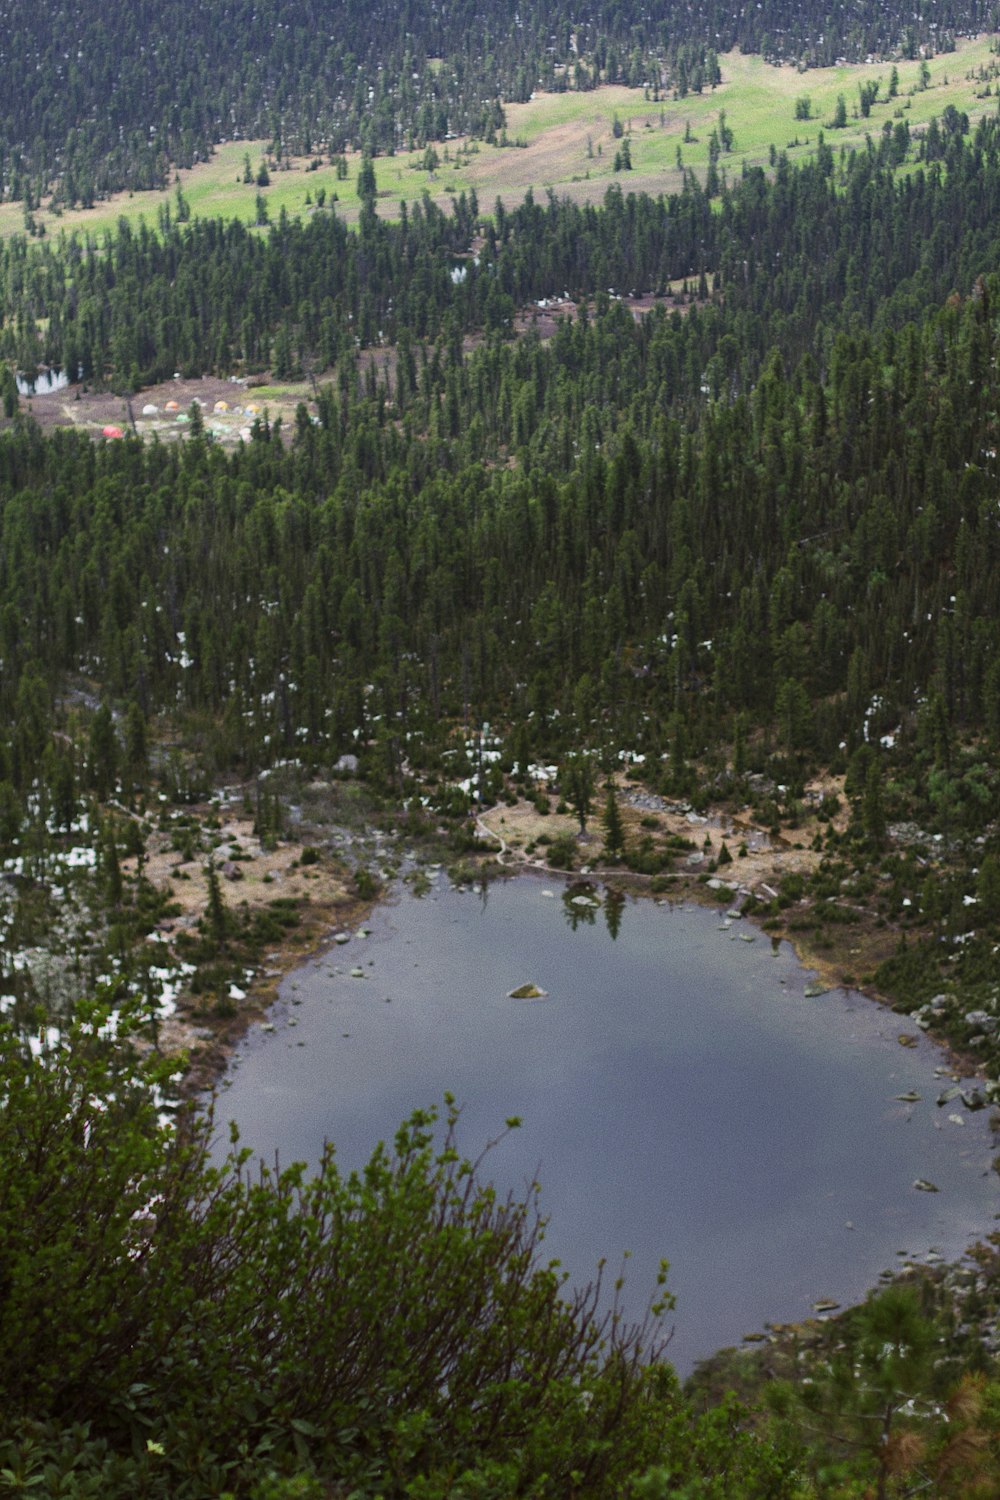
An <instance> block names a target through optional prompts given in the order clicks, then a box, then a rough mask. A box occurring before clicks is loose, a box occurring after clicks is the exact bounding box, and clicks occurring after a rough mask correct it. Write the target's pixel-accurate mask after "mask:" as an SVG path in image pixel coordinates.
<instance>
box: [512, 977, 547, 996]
mask: <svg viewBox="0 0 1000 1500" xmlns="http://www.w3.org/2000/svg"><path fill="white" fill-rule="evenodd" d="M548 993H549V992H548V990H543V989H540V988H539V986H538V985H537V984H532V983H531V981H530V980H529V981H528V983H527V984H519V985H518V987H517V989H516V990H508V991H507V999H508V1000H545V999H547V998H548Z"/></svg>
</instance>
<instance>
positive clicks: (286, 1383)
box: [0, 1006, 676, 1500]
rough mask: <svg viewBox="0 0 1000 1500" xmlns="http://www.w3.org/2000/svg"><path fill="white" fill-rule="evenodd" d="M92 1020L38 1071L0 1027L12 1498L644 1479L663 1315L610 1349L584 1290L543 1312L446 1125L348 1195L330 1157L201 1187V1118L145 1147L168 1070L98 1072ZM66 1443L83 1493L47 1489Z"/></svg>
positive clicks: (232, 1172)
mask: <svg viewBox="0 0 1000 1500" xmlns="http://www.w3.org/2000/svg"><path fill="white" fill-rule="evenodd" d="M106 1019H107V1013H106V1011H101V1010H100V1009H98V1008H96V1007H94V1006H87V1007H82V1008H81V1015H80V1020H79V1021H78V1022H77V1024H76V1025H75V1026H74V1027H73V1029H72V1032H71V1034H70V1036H69V1039H68V1042H67V1043H66V1044H65V1045H63V1046H62V1047H60V1048H59V1049H58V1050H57V1051H54V1052H51V1053H49V1054H45V1055H43V1056H42V1057H34V1056H32V1054H31V1052H30V1049H28V1048H26V1047H25V1046H23V1044H22V1043H21V1042H20V1041H19V1040H18V1039H17V1038H16V1037H15V1036H14V1034H13V1033H12V1032H11V1031H10V1030H9V1029H7V1028H6V1027H4V1028H3V1029H2V1030H0V1098H2V1099H3V1101H4V1106H3V1109H2V1111H0V1392H2V1393H3V1398H4V1399H3V1407H2V1409H0V1450H2V1451H3V1452H4V1453H5V1454H10V1455H11V1457H12V1462H11V1464H9V1465H8V1467H10V1468H11V1472H12V1473H16V1472H17V1471H18V1470H20V1472H22V1473H28V1474H35V1473H37V1474H38V1475H39V1476H41V1477H39V1479H38V1483H37V1484H35V1485H34V1488H35V1489H36V1490H38V1485H39V1484H41V1485H42V1486H43V1487H44V1486H45V1485H46V1484H47V1485H48V1488H43V1490H42V1491H39V1492H44V1493H49V1494H53V1495H56V1494H65V1495H73V1496H76V1495H79V1496H83V1495H85V1494H89V1495H97V1494H99V1495H101V1496H102V1497H112V1496H115V1495H117V1494H118V1493H121V1494H123V1495H125V1494H129V1493H132V1494H135V1495H138V1494H145V1495H147V1496H163V1497H166V1496H169V1497H170V1500H181V1497H191V1500H194V1497H196V1496H205V1495H207V1494H215V1495H221V1494H223V1493H224V1492H227V1493H228V1492H231V1493H233V1494H234V1495H246V1494H248V1493H260V1494H264V1493H268V1494H273V1495H278V1494H281V1495H292V1494H306V1495H308V1494H312V1493H314V1492H316V1493H319V1492H321V1491H314V1489H313V1488H312V1487H311V1486H310V1484H309V1483H308V1481H307V1479H306V1478H301V1480H297V1481H296V1482H295V1483H294V1484H291V1483H287V1484H286V1482H285V1480H282V1479H281V1476H282V1475H285V1476H288V1475H290V1474H292V1473H294V1472H296V1471H300V1472H301V1473H302V1474H308V1473H316V1474H319V1475H320V1476H322V1478H323V1479H324V1480H325V1481H327V1482H330V1483H336V1484H338V1485H343V1486H345V1487H346V1488H349V1489H351V1490H352V1492H355V1493H357V1494H359V1495H362V1494H363V1495H369V1494H372V1493H374V1492H376V1491H379V1492H381V1493H392V1494H402V1493H404V1491H405V1492H406V1493H408V1494H416V1493H419V1494H421V1495H425V1496H428V1497H429V1496H435V1495H442V1496H443V1495H445V1494H452V1493H457V1490H455V1489H454V1488H449V1486H450V1485H451V1484H452V1481H453V1480H454V1477H455V1476H457V1475H461V1474H463V1473H466V1474H472V1473H481V1474H485V1473H489V1472H494V1473H498V1472H499V1471H498V1467H497V1466H501V1467H503V1469H504V1471H505V1478H504V1486H503V1487H501V1488H498V1489H497V1490H496V1493H497V1494H514V1493H517V1494H526V1493H531V1494H533V1495H537V1496H553V1497H555V1496H564V1495H566V1494H569V1493H571V1492H572V1493H574V1494H576V1495H579V1496H584V1495H599V1494H609V1495H610V1494H614V1493H620V1492H621V1487H622V1485H623V1484H624V1481H625V1479H626V1477H627V1475H628V1474H629V1472H631V1471H633V1470H634V1469H635V1468H636V1467H637V1466H638V1467H642V1466H644V1465H646V1464H648V1463H650V1462H652V1461H653V1459H654V1458H656V1457H658V1456H659V1454H660V1453H661V1451H662V1449H661V1441H662V1434H663V1430H664V1425H663V1424H664V1423H665V1422H666V1421H667V1419H668V1417H669V1415H670V1412H671V1411H672V1408H673V1403H674V1401H675V1399H676V1385H675V1382H674V1380H673V1377H672V1375H671V1374H670V1372H669V1370H667V1369H666V1368H665V1367H660V1368H659V1369H655V1370H650V1369H647V1367H646V1361H647V1359H648V1358H650V1357H655V1356H656V1354H657V1352H658V1351H659V1349H660V1348H661V1347H662V1343H663V1340H662V1339H661V1337H660V1335H659V1333H658V1316H659V1314H660V1313H661V1312H662V1311H664V1310H665V1308H666V1307H667V1306H668V1305H669V1301H670V1299H669V1298H667V1297H666V1296H665V1295H663V1297H662V1301H661V1303H660V1304H658V1305H657V1306H656V1307H655V1308H654V1309H653V1311H652V1313H651V1316H650V1318H649V1319H647V1321H646V1322H645V1323H644V1324H643V1325H642V1326H641V1327H639V1328H634V1327H633V1328H626V1327H624V1326H622V1325H621V1324H620V1322H619V1320H618V1317H617V1314H616V1311H615V1308H614V1304H612V1307H611V1308H610V1309H609V1310H607V1311H606V1312H599V1311H598V1308H599V1304H600V1302H601V1292H600V1281H599V1279H598V1281H597V1282H596V1283H595V1284H594V1285H592V1286H590V1287H588V1288H586V1289H584V1290H583V1291H581V1292H576V1293H572V1294H569V1293H568V1292H567V1289H566V1288H565V1285H564V1277H563V1275H562V1274H561V1273H560V1272H558V1270H557V1269H556V1267H555V1265H545V1264H543V1263H542V1261H541V1259H540V1255H539V1251H540V1244H541V1235H542V1224H541V1220H540V1218H539V1215H538V1209H537V1188H533V1189H532V1190H531V1191H530V1192H529V1194H528V1196H527V1198H526V1199H525V1200H524V1201H518V1200H516V1199H514V1198H510V1197H508V1198H503V1197H501V1196H499V1195H498V1194H497V1193H496V1192H495V1191H494V1189H493V1188H492V1187H491V1186H489V1184H488V1183H486V1182H484V1180H483V1177H482V1175H481V1162H482V1159H480V1162H477V1163H470V1162H468V1161H464V1160H462V1159H461V1158H460V1156H459V1154H458V1152H457V1151H456V1149H455V1141H454V1128H455V1123H456V1118H457V1113H456V1111H455V1109H454V1108H453V1106H452V1105H451V1102H450V1101H449V1102H448V1109H447V1120H446V1125H445V1129H444V1133H443V1140H442V1139H440V1138H439V1137H438V1133H437V1131H436V1121H437V1115H436V1112H435V1111H433V1110H429V1111H419V1112H417V1113H416V1114H414V1115H413V1116H412V1117H411V1119H410V1120H409V1121H407V1122H406V1124H404V1125H403V1126H402V1127H401V1128H400V1129H399V1131H398V1132H397V1134H396V1136H395V1140H394V1142H393V1145H392V1147H391V1148H388V1147H386V1146H384V1145H380V1146H379V1147H378V1148H377V1149H376V1151H375V1152H374V1154H373V1156H372V1158H371V1160H370V1161H369V1163H368V1165H367V1166H366V1167H365V1168H364V1170H363V1171H362V1172H359V1173H353V1174H351V1175H350V1176H348V1177H345V1176H342V1175H341V1173H340V1172H339V1170H338V1168H337V1166H336V1162H335V1158H334V1153H333V1149H332V1147H331V1148H329V1149H328V1150H327V1151H326V1152H325V1153H324V1156H323V1158H322V1160H321V1163H320V1166H319V1169H318V1171H317V1174H316V1175H315V1177H313V1178H312V1179H310V1180H307V1179H306V1177H305V1173H304V1169H303V1168H301V1167H291V1168H289V1169H287V1170H285V1171H282V1172H280V1173H279V1172H271V1171H269V1170H267V1169H265V1168H263V1167H261V1168H259V1169H256V1170H251V1167H250V1164H249V1161H248V1153H239V1152H237V1151H236V1150H235V1143H234V1150H233V1152H232V1153H231V1155H230V1157H229V1159H228V1161H227V1162H226V1164H225V1165H224V1166H223V1167H222V1168H216V1167H214V1166H213V1165H212V1164H211V1162H210V1157H209V1145H210V1140H211V1136H212V1133H213V1128H214V1127H213V1123H212V1119H211V1115H208V1116H197V1115H194V1114H190V1115H188V1116H186V1117H185V1119H184V1122H183V1129H182V1130H181V1131H179V1132H174V1131H172V1130H169V1129H164V1128H163V1127H161V1125H160V1124H159V1122H158V1108H159V1106H158V1104H157V1101H156V1098H155V1095H154V1093H153V1086H154V1085H155V1086H157V1087H162V1086H163V1085H164V1083H165V1074H166V1070H167V1068H168V1067H170V1066H172V1065H171V1064H164V1063H163V1062H162V1061H154V1060H149V1059H147V1060H140V1059H137V1058H132V1057H130V1056H129V1054H128V1051H127V1049H126V1048H121V1047H118V1048H116V1050H115V1051H114V1052H112V1051H109V1046H108V1044H107V1043H106V1042H104V1041H103V1040H102V1039H101V1036H100V1031H101V1028H102V1026H103V1025H104V1023H105V1022H106ZM126 1029H127V1024H126V1023H123V1025H122V1027H121V1030H123V1031H124V1030H126ZM508 1123H509V1125H511V1126H513V1125H514V1124H516V1122H515V1121H510V1122H508ZM661 1284H662V1274H661ZM39 1424H42V1425H41V1426H39ZM44 1424H54V1426H52V1427H51V1430H50V1429H49V1428H45V1431H47V1432H49V1433H50V1435H49V1437H46V1438H45V1439H44V1441H41V1440H40V1439H39V1432H41V1431H42V1429H43V1428H44ZM73 1424H81V1425H80V1426H79V1427H78V1429H77V1431H78V1436H79V1443H78V1445H77V1446H80V1444H83V1447H84V1448H85V1450H86V1452H85V1455H84V1456H85V1458H86V1464H87V1465H88V1466H89V1467H90V1468H91V1469H92V1470H93V1472H94V1473H95V1474H98V1476H99V1477H98V1479H95V1481H94V1483H93V1484H90V1483H89V1482H88V1484H87V1485H86V1486H84V1484H83V1482H82V1479H81V1481H80V1483H79V1484H77V1483H76V1481H75V1480H74V1482H73V1487H60V1488H56V1487H55V1483H54V1481H52V1482H51V1483H50V1482H49V1481H48V1480H46V1479H45V1477H44V1476H45V1474H46V1473H50V1472H54V1471H52V1470H51V1465H52V1464H53V1463H57V1464H58V1463H59V1462H62V1460H60V1459H59V1457H58V1455H59V1452H60V1451H62V1450H63V1449H65V1447H66V1443H67V1442H70V1439H69V1438H68V1437H67V1433H68V1432H69V1431H70V1429H72V1428H73ZM52 1433H56V1434H59V1433H61V1434H62V1436H61V1437H58V1436H57V1437H52V1436H51V1434H52ZM32 1444H34V1447H32ZM4 1445H6V1446H4ZM70 1446H72V1443H70ZM29 1450H30V1453H33V1454H34V1457H33V1458H30V1462H29V1457H30V1454H29ZM26 1455H28V1456H26ZM54 1455H55V1456H54ZM63 1459H65V1453H63ZM67 1462H68V1460H67ZM80 1462H81V1464H82V1463H83V1462H84V1460H83V1458H81V1460H80ZM116 1465H117V1468H116V1467H115V1466H116ZM123 1466H124V1467H123ZM102 1472H103V1478H100V1474H101V1473H102ZM268 1474H270V1475H272V1476H274V1478H273V1483H272V1481H271V1480H268V1481H267V1484H266V1485H265V1484H264V1483H263V1482H264V1480H265V1479H266V1477H267V1475H268ZM420 1476H424V1477H425V1478H426V1481H427V1482H426V1484H425V1483H423V1482H421V1483H420V1484H419V1485H418V1487H417V1488H413V1487H412V1486H413V1485H414V1484H417V1481H418V1478H419V1477H420ZM129 1485H131V1486H132V1488H131V1490H130V1489H129ZM262 1485H263V1487H262ZM470 1493H477V1494H480V1493H482V1494H486V1493H494V1491H492V1490H484V1489H482V1488H478V1489H474V1490H470Z"/></svg>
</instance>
